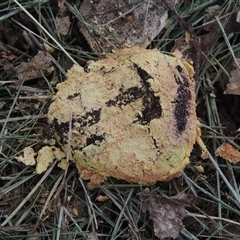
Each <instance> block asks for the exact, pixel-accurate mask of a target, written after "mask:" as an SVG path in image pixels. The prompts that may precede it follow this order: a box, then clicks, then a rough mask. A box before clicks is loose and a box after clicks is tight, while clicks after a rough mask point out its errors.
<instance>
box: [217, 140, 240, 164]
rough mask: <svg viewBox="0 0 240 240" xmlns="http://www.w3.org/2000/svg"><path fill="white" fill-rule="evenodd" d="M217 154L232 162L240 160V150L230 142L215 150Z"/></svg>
mask: <svg viewBox="0 0 240 240" xmlns="http://www.w3.org/2000/svg"><path fill="white" fill-rule="evenodd" d="M215 154H216V156H219V157H222V158H224V159H226V160H228V161H229V162H231V163H234V164H235V163H238V162H239V161H240V152H239V151H238V150H237V149H236V148H234V147H233V146H232V145H230V144H229V143H226V142H225V143H223V144H222V145H220V146H219V147H218V148H217V150H216V151H215Z"/></svg>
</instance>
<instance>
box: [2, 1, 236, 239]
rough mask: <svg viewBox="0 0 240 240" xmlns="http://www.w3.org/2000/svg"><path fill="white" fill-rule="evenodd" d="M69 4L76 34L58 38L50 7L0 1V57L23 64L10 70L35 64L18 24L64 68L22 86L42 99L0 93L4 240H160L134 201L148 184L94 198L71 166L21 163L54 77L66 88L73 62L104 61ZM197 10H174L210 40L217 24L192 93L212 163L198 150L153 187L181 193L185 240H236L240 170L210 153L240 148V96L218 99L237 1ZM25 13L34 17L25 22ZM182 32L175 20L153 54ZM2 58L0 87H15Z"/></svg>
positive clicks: (193, 6) (203, 4)
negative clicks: (214, 12)
mask: <svg viewBox="0 0 240 240" xmlns="http://www.w3.org/2000/svg"><path fill="white" fill-rule="evenodd" d="M73 2H74V1H72V3H71V4H67V3H66V7H67V9H68V11H70V14H71V16H72V25H71V29H70V32H69V34H68V35H67V36H66V37H62V36H61V35H59V34H58V33H57V31H56V25H55V22H54V21H50V20H49V19H54V16H55V15H56V13H57V11H58V7H57V4H56V3H54V2H49V1H47V0H41V1H26V0H22V1H15V0H14V1H2V2H1V3H0V9H1V11H0V35H2V37H0V51H1V52H5V53H6V52H7V51H6V49H7V50H8V53H11V54H15V56H17V58H16V59H15V60H14V61H11V64H12V65H13V66H15V65H18V64H19V63H21V62H22V61H26V60H30V59H31V58H32V57H33V56H34V54H35V53H34V51H32V50H29V51H27V50H26V49H24V47H23V46H22V45H23V43H22V42H21V43H20V42H18V39H14V37H13V33H14V32H15V33H16V35H15V36H16V38H18V37H21V34H22V26H21V25H20V24H16V22H14V20H15V21H17V22H18V23H21V24H23V25H24V26H25V27H26V29H30V27H31V31H32V32H33V33H34V36H35V37H36V38H37V40H38V42H40V43H43V41H45V42H46V43H48V44H49V45H51V46H53V47H54V48H55V52H54V54H53V55H54V58H55V59H57V60H58V61H57V62H58V64H59V65H58V66H62V67H63V69H64V71H61V69H60V68H56V70H55V72H54V73H53V74H52V75H51V76H50V77H47V78H43V79H41V81H38V82H35V81H29V82H26V83H24V85H25V86H31V87H34V88H35V89H37V90H38V91H40V90H46V91H47V94H46V98H45V99H44V100H42V99H38V98H37V99H34V98H31V97H29V95H28V94H27V95H23V94H22V92H21V91H20V88H19V85H18V86H17V88H11V87H10V86H9V85H2V86H1V87H0V98H1V102H0V104H1V103H3V104H4V106H3V107H2V108H1V112H0V116H1V119H0V125H1V135H0V150H1V151H0V153H1V154H0V196H1V201H0V211H1V226H0V239H29V240H30V239H69V240H70V239H97V237H98V239H139V240H140V239H141V240H143V239H144V240H145V239H156V238H155V237H154V231H153V224H152V222H151V220H149V219H148V216H146V215H144V214H143V213H142V212H141V202H140V201H139V199H138V196H137V193H138V192H140V191H141V190H142V189H143V188H145V186H139V185H136V184H129V183H125V182H122V181H118V180H115V179H109V180H108V181H107V182H105V183H104V184H103V185H102V186H99V187H98V188H95V189H93V190H89V189H87V188H86V185H85V183H84V182H82V181H81V180H79V175H78V173H77V171H76V169H75V167H74V166H72V165H70V166H69V168H68V170H67V172H65V171H63V170H60V169H59V168H58V167H56V164H57V163H56V162H55V163H54V164H53V165H52V166H51V167H50V168H49V169H48V171H46V172H45V173H44V174H42V175H37V174H35V173H34V169H35V168H34V167H29V166H25V165H23V164H21V163H19V162H17V161H16V159H15V157H16V156H18V155H19V154H20V153H21V151H22V150H23V148H24V147H25V146H26V145H27V146H32V147H33V148H34V149H35V150H36V151H37V150H38V149H39V148H40V147H41V146H42V144H43V141H42V139H41V136H42V129H43V128H44V127H45V126H46V119H45V117H44V114H45V113H46V112H47V108H48V106H49V103H50V100H49V99H50V92H51V93H52V92H54V91H55V90H54V88H55V86H53V85H51V83H50V82H51V81H52V80H53V79H55V78H56V77H57V78H58V79H59V81H63V80H64V79H65V76H64V73H65V71H66V70H67V69H68V68H69V67H70V66H71V65H72V62H75V61H76V62H78V63H79V64H83V63H84V62H85V61H86V60H88V59H96V58H97V57H98V56H95V55H94V54H92V53H91V51H90V50H89V49H88V47H87V46H86V42H85V41H84V39H83V37H82V36H81V35H80V34H79V32H78V29H77V26H76V22H77V19H78V18H80V17H81V15H80V14H79V12H78V8H79V3H76V2H78V1H76V2H75V4H76V5H74V3H73ZM186 2H188V1H186ZM193 2H196V3H191V2H190V1H189V2H188V4H186V5H184V4H183V5H181V6H180V7H179V8H177V11H178V12H179V13H180V14H181V16H182V17H183V18H184V19H186V21H187V22H189V23H192V25H193V27H194V29H195V32H196V34H197V35H199V36H200V35H201V36H204V35H205V34H206V33H207V32H206V30H205V29H204V26H206V25H209V24H210V23H212V22H214V23H215V24H216V25H215V28H216V29H217V34H216V36H215V37H214V39H212V41H211V44H209V45H208V49H207V51H205V57H204V58H203V61H202V62H201V65H200V74H199V81H198V83H197V89H196V91H197V99H196V102H197V113H198V117H199V121H200V122H201V129H202V138H203V140H204V142H205V144H206V146H207V148H208V150H209V151H210V153H211V155H210V158H209V159H208V160H203V159H202V158H201V157H200V155H201V152H200V149H199V147H198V146H195V147H194V150H193V153H192V156H191V164H190V165H189V166H188V167H187V168H186V170H185V172H184V173H183V176H182V177H179V178H177V179H174V180H173V181H171V182H169V183H158V184H157V185H156V186H149V187H150V189H154V188H156V187H159V191H160V192H161V193H164V194H166V195H167V196H173V195H175V194H177V193H178V192H181V191H185V193H186V194H187V196H188V199H189V201H190V202H191V206H190V207H189V208H188V209H187V210H188V217H187V218H185V220H184V224H185V227H184V229H183V230H182V232H181V235H180V237H179V239H239V238H240V224H239V222H240V194H239V177H240V166H239V164H236V165H231V164H230V163H229V162H226V161H225V160H223V159H220V158H217V157H215V155H214V152H215V150H216V148H217V147H218V146H219V145H220V144H221V143H223V142H224V141H227V142H230V143H233V142H234V143H235V146H236V147H237V148H238V149H240V147H239V145H238V144H239V135H238V134H234V133H233V132H231V131H232V130H231V129H234V128H233V125H234V124H235V123H238V124H239V122H240V121H239V115H237V113H236V111H237V109H238V108H239V105H237V104H238V103H239V98H238V97H237V96H235V97H234V96H225V95H223V94H222V92H223V90H224V87H225V85H224V84H225V80H226V79H227V77H228V75H229V73H230V69H231V66H232V62H233V61H235V60H236V55H238V53H239V50H240V44H239V42H240V41H239V30H238V29H239V25H238V29H235V28H233V29H232V28H231V27H230V26H229V24H228V22H229V21H232V20H231V18H230V15H229V13H231V12H234V11H235V12H236V9H237V4H236V3H235V2H236V1H227V0H225V1H214V0H210V1H193ZM19 3H20V4H21V6H20V5H19ZM217 3H218V4H219V5H220V9H221V11H220V12H221V15H219V16H216V17H215V18H213V19H209V20H208V21H207V22H206V23H204V22H203V19H204V18H205V17H206V14H207V13H206V11H205V10H206V9H207V8H208V7H209V6H213V5H216V4H217ZM29 14H30V16H33V17H34V19H31V18H29ZM232 26H233V24H232ZM234 26H235V25H234ZM185 33H186V29H185V28H183V27H182V25H180V24H179V21H178V20H176V18H175V17H174V14H171V18H170V22H169V27H168V28H167V29H166V30H164V31H163V32H162V33H161V34H160V36H159V37H158V38H157V39H155V41H154V42H153V43H152V45H151V47H158V48H160V49H161V50H162V51H170V49H171V47H172V46H173V45H174V41H175V40H176V39H178V38H180V37H184V36H185ZM205 39H206V37H205ZM20 40H21V39H20ZM202 40H204V37H202ZM21 44H22V45H21ZM37 50H38V49H36V51H37ZM205 50H206V49H205ZM5 57H6V56H3V55H2V56H1V58H2V59H1V58H0V63H1V69H0V74H1V75H0V76H1V81H2V82H3V81H12V80H13V79H12V75H11V73H10V72H9V71H8V70H7V69H4V58H5ZM8 57H10V55H9V56H8ZM2 82H1V83H2ZM47 96H48V97H47ZM231 103H232V104H231ZM36 104H38V105H37V106H38V107H36ZM234 104H236V106H234ZM238 111H239V110H238ZM226 114H227V115H226ZM236 118H237V119H236ZM230 120H231V121H232V122H230V124H228V121H230ZM237 127H239V125H238V126H237ZM196 165H200V166H203V168H204V170H205V171H204V173H202V174H200V173H199V172H197V171H196V168H195V166H196ZM100 195H103V196H107V197H108V200H106V201H104V202H101V201H98V200H97V199H98V198H99V196H100ZM90 233H91V235H89V234H90Z"/></svg>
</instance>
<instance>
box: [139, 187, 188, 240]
mask: <svg viewBox="0 0 240 240" xmlns="http://www.w3.org/2000/svg"><path fill="white" fill-rule="evenodd" d="M139 197H140V199H141V201H142V202H143V205H142V212H143V213H146V212H147V211H148V212H149V215H150V216H149V218H150V219H152V220H153V226H154V233H155V235H156V236H157V237H158V238H160V239H162V238H166V237H172V238H174V239H175V238H177V237H178V235H179V233H180V231H181V230H182V228H183V223H182V219H183V218H184V217H186V216H187V211H186V210H185V206H186V205H188V202H187V199H186V195H183V194H179V195H176V196H173V197H167V196H161V195H159V194H158V193H157V191H156V190H154V191H151V192H150V191H149V189H148V188H147V189H145V190H144V191H142V192H141V193H139Z"/></svg>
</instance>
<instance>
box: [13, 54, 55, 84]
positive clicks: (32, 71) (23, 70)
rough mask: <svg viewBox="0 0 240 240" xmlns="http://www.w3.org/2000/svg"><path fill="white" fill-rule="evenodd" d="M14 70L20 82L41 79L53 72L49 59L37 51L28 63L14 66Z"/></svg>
mask: <svg viewBox="0 0 240 240" xmlns="http://www.w3.org/2000/svg"><path fill="white" fill-rule="evenodd" d="M14 70H15V71H16V72H17V76H18V79H19V80H21V81H26V80H31V79H35V78H41V77H42V76H43V75H45V76H47V75H49V74H50V73H52V72H53V70H54V67H53V66H52V63H51V59H50V57H49V56H47V55H45V53H44V52H42V51H39V52H38V53H37V55H36V56H35V57H34V58H33V59H32V60H31V61H30V62H23V63H21V64H20V65H18V66H16V67H15V68H14Z"/></svg>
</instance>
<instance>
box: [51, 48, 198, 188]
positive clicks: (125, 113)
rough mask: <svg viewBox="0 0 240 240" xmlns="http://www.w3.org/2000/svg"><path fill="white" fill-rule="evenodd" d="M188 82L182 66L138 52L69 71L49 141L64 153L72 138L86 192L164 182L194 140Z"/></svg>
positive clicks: (60, 88)
mask: <svg viewBox="0 0 240 240" xmlns="http://www.w3.org/2000/svg"><path fill="white" fill-rule="evenodd" d="M193 75H194V71H193V68H192V66H191V65H189V64H188V63H187V62H183V61H182V60H180V59H178V58H176V57H172V56H169V55H165V54H162V53H161V52H159V51H158V50H157V49H152V50H146V49H143V48H138V47H133V48H128V49H121V50H118V51H116V52H115V53H114V54H109V55H107V57H106V58H103V59H101V60H99V61H90V62H89V63H88V65H87V67H86V68H82V67H80V66H76V65H74V66H73V67H72V68H71V69H70V70H69V71H68V77H67V80H66V81H65V82H63V83H60V84H58V86H57V89H58V92H57V94H56V95H55V96H54V98H53V103H52V104H51V106H50V108H49V112H48V120H49V124H50V126H52V127H53V129H54V137H55V138H56V139H57V141H58V143H59V144H60V145H61V147H62V148H63V150H64V151H65V152H67V149H68V138H69V136H70V155H71V159H72V160H73V161H74V162H75V163H76V166H77V168H78V170H79V172H80V174H81V178H82V179H89V180H90V184H92V185H97V184H100V183H101V182H102V181H104V180H105V179H106V178H107V177H109V176H113V177H115V178H118V179H124V180H126V181H129V182H136V183H139V184H154V183H155V182H157V181H169V180H171V179H172V178H174V177H176V176H179V175H180V174H181V171H182V170H183V168H184V167H185V166H186V165H187V164H188V163H189V155H190V153H191V151H192V148H193V144H194V143H195V141H196V138H197V131H196V129H197V125H198V122H197V119H196V111H195V108H196V106H195V81H194V79H193ZM69 122H70V123H71V128H69ZM69 129H71V133H70V135H69Z"/></svg>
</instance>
